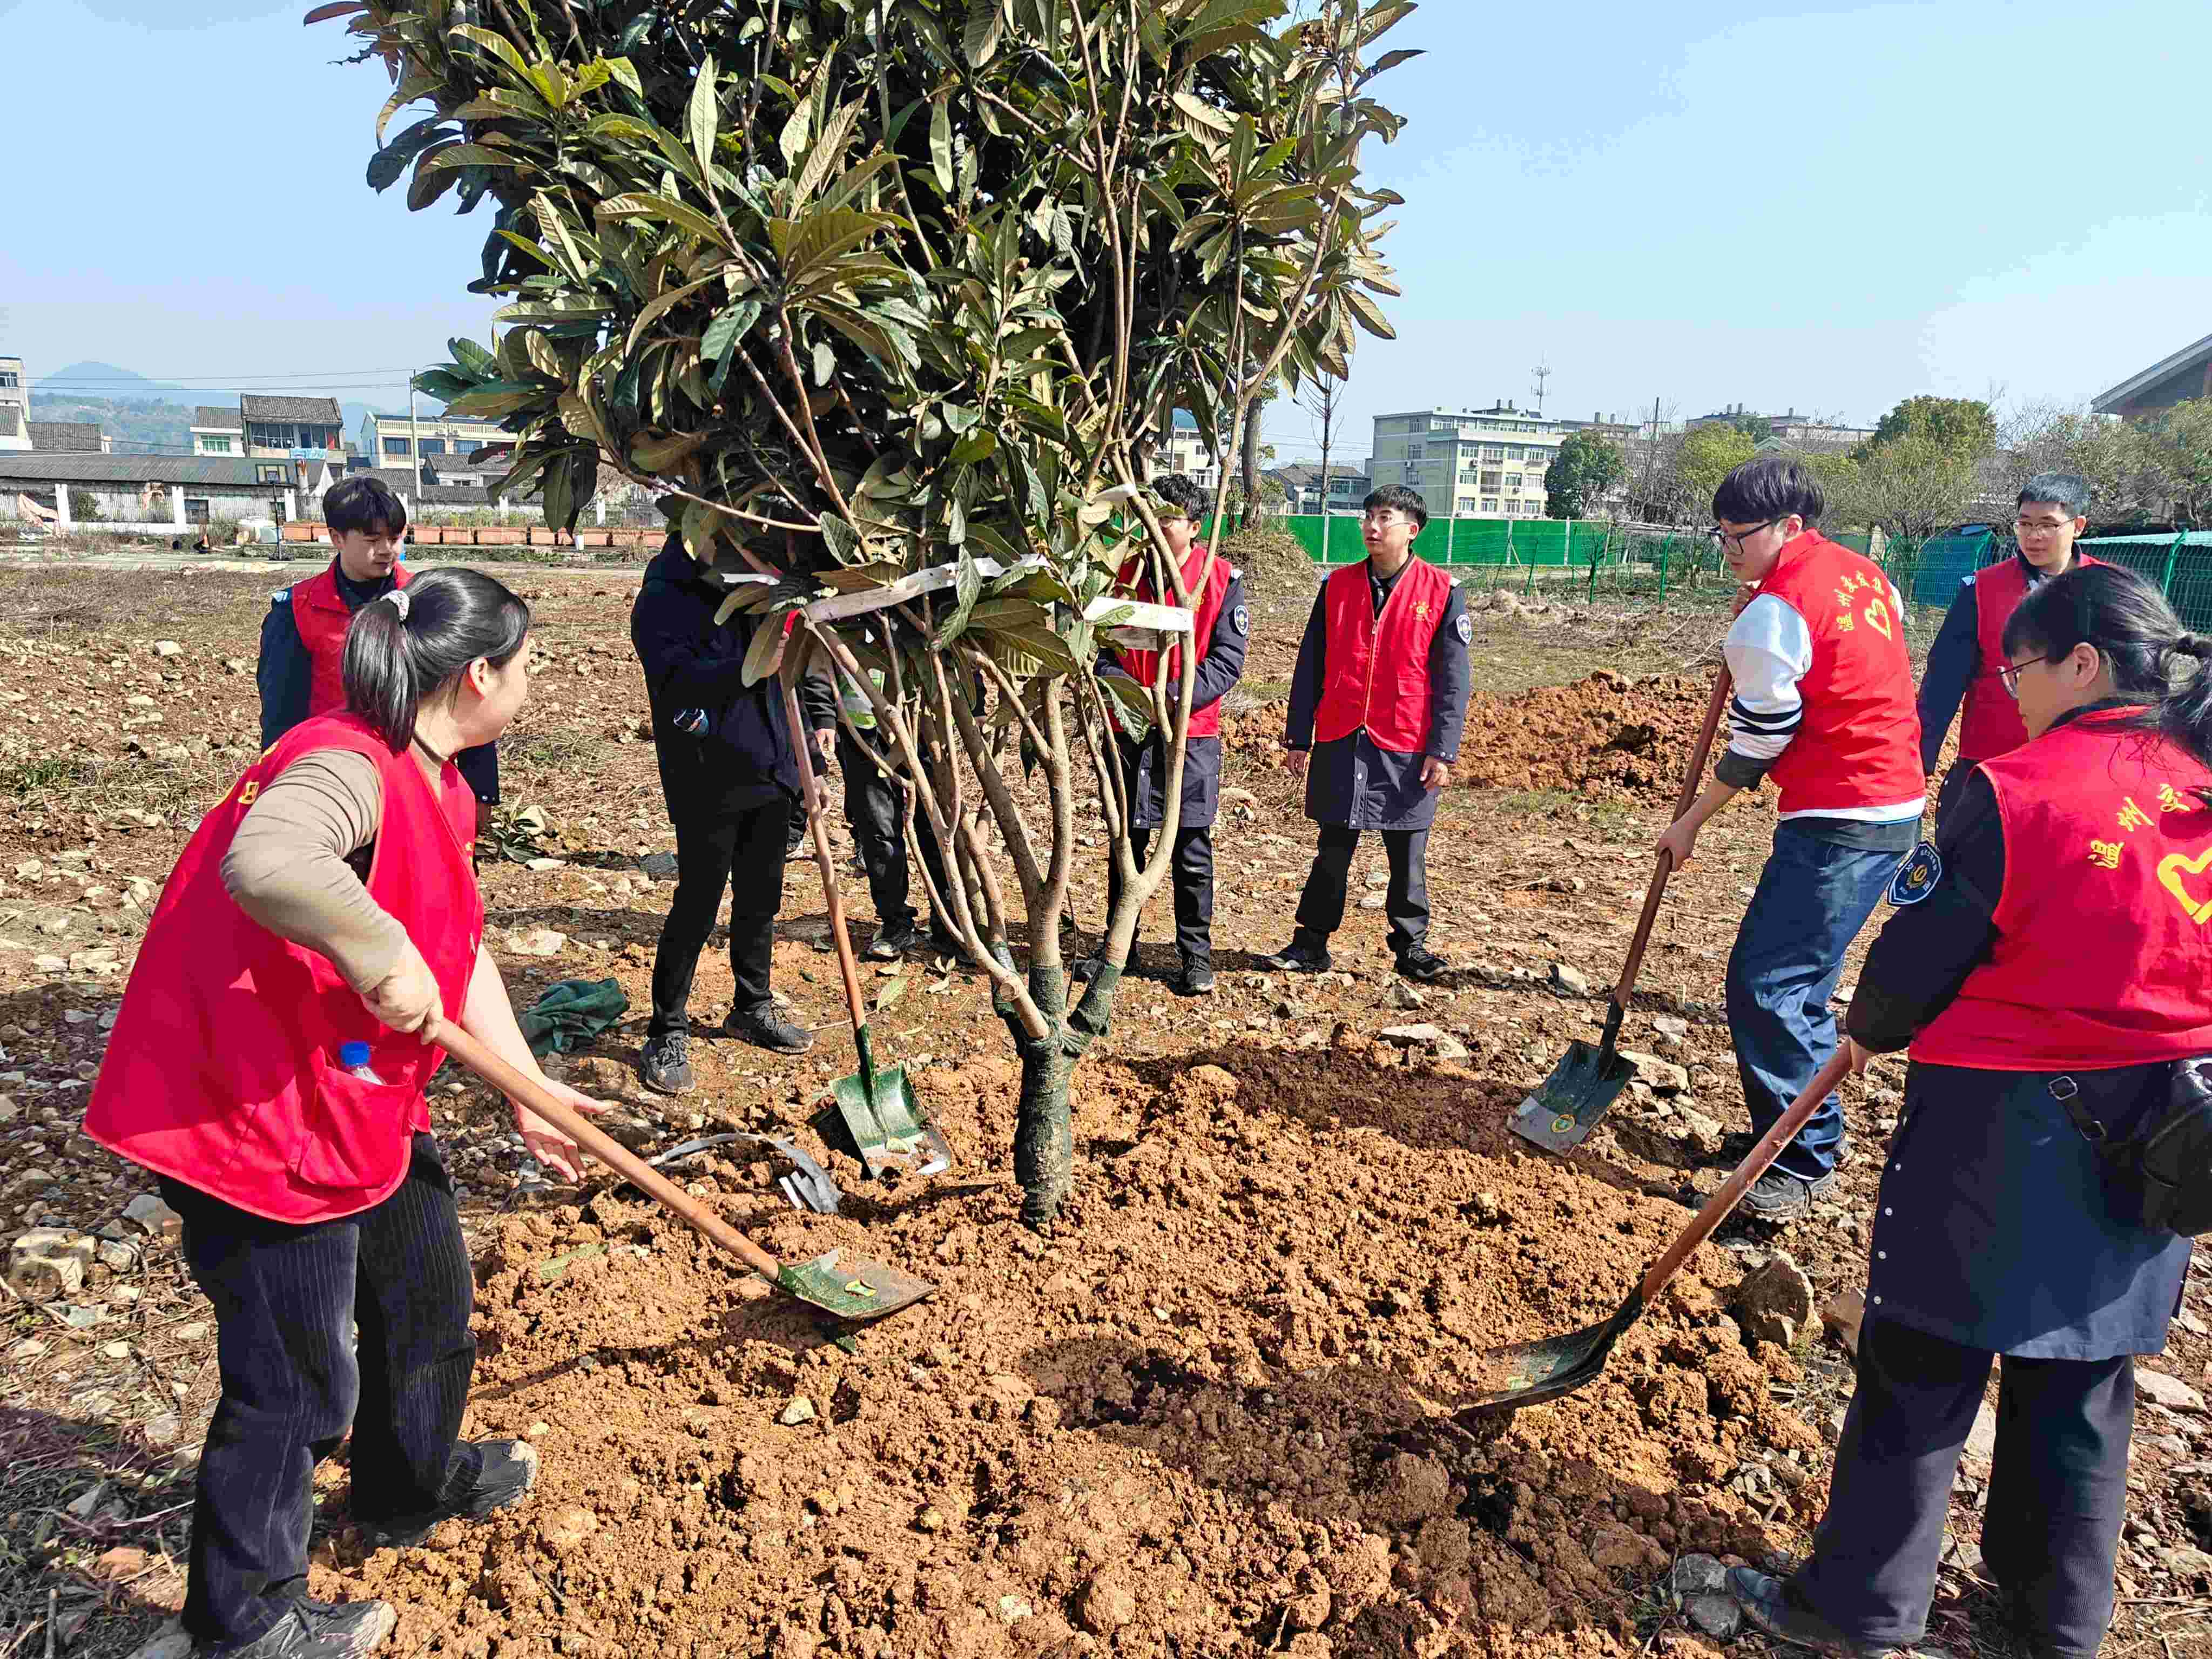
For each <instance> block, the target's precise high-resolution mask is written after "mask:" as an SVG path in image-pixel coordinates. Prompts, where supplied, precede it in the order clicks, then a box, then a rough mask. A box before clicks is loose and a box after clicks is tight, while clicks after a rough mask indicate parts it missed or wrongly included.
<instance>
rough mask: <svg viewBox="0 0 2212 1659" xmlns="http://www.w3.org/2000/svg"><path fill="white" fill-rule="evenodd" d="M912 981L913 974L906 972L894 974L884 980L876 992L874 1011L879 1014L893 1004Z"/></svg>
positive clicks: (903, 993) (904, 992)
mask: <svg viewBox="0 0 2212 1659" xmlns="http://www.w3.org/2000/svg"><path fill="white" fill-rule="evenodd" d="M913 982H914V976H913V975H907V974H899V975H894V976H893V977H891V978H890V979H887V980H885V981H884V988H883V989H882V990H880V991H878V992H877V993H876V1012H878V1013H879V1014H880V1013H881V1012H883V1011H884V1009H886V1008H889V1007H891V1006H893V1005H895V1004H896V1002H897V1001H898V1000H899V999H900V998H901V997H902V996H904V995H905V994H906V992H907V987H908V985H910V984H912V983H913Z"/></svg>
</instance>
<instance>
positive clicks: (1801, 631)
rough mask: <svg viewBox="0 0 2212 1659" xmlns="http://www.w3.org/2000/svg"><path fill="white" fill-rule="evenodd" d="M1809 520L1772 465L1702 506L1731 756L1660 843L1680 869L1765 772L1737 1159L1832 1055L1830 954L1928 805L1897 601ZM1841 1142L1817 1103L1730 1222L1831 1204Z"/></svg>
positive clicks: (1738, 992) (1885, 882)
mask: <svg viewBox="0 0 2212 1659" xmlns="http://www.w3.org/2000/svg"><path fill="white" fill-rule="evenodd" d="M1825 505H1826V498H1825V496H1824V495H1822V493H1821V489H1820V480H1819V479H1817V478H1815V477H1814V476H1813V474H1812V473H1811V472H1810V471H1808V470H1807V469H1806V468H1805V467H1804V466H1803V465H1802V464H1800V463H1799V462H1797V461H1795V460H1793V459H1790V458H1789V457H1788V456H1786V455H1761V456H1758V457H1756V458H1754V459H1751V460H1748V461H1746V462H1745V463H1744V464H1743V465H1741V466H1739V467H1737V468H1736V469H1735V471H1733V472H1731V473H1729V475H1728V477H1725V478H1723V480H1722V481H1721V487H1720V489H1717V491H1715V492H1714V495H1713V516H1714V517H1715V518H1716V519H1717V520H1719V524H1720V527H1719V529H1718V530H1717V531H1716V532H1714V533H1715V535H1716V536H1717V538H1718V540H1719V543H1720V547H1721V552H1722V555H1723V557H1725V558H1726V560H1727V561H1728V567H1729V574H1732V575H1734V576H1735V579H1736V580H1738V581H1739V582H1741V583H1742V584H1743V585H1744V586H1745V588H1746V590H1747V593H1748V596H1749V597H1748V599H1747V602H1746V603H1745V604H1744V605H1743V608H1742V609H1741V611H1739V612H1738V613H1737V616H1736V618H1735V622H1734V623H1732V624H1730V626H1729V631H1728V637H1727V640H1726V641H1724V643H1723V647H1722V650H1723V653H1724V654H1725V656H1726V657H1727V659H1728V665H1729V674H1730V676H1731V677H1732V678H1734V680H1735V697H1734V698H1733V699H1732V700H1731V701H1730V702H1729V746H1728V750H1727V752H1726V753H1725V754H1723V756H1722V757H1721V758H1720V760H1719V761H1718V762H1717V763H1716V764H1715V766H1714V768H1713V781H1712V782H1711V783H1710V784H1709V785H1707V786H1706V788H1705V793H1703V794H1702V795H1700V796H1699V797H1698V799H1697V800H1696V802H1695V803H1694V804H1693V805H1692V806H1691V808H1690V810H1689V811H1686V812H1685V813H1683V815H1682V816H1681V817H1679V818H1677V819H1676V820H1675V821H1674V823H1673V825H1672V826H1671V827H1670V828H1669V829H1668V831H1667V833H1666V834H1665V835H1663V836H1661V837H1660V838H1659V851H1660V852H1661V853H1662V854H1664V855H1666V856H1668V857H1670V858H1672V859H1673V860H1674V863H1675V866H1677V867H1678V868H1679V867H1680V866H1682V865H1685V864H1687V863H1688V862H1689V861H1690V855H1691V854H1692V850H1693V849H1694V848H1696V846H1697V841H1698V831H1699V829H1702V828H1703V827H1704V825H1705V820H1706V819H1708V818H1710V817H1712V816H1713V814H1714V813H1716V812H1717V811H1720V810H1721V808H1722V807H1723V806H1725V805H1728V803H1729V801H1730V800H1732V799H1735V796H1736V795H1737V794H1738V793H1741V792H1742V791H1743V790H1746V789H1756V788H1757V787H1759V782H1760V781H1761V780H1762V779H1764V778H1765V777H1766V776H1768V775H1770V774H1771V775H1772V776H1773V779H1774V781H1775V783H1776V785H1777V786H1778V787H1779V788H1780V791H1781V796H1782V799H1781V801H1780V803H1779V805H1778V813H1779V816H1780V818H1781V822H1780V823H1779V824H1778V825H1777V826H1776V829H1775V831H1774V852H1773V854H1772V856H1771V857H1770V858H1769V859H1768V860H1767V861H1766V868H1765V870H1764V871H1763V872H1761V873H1760V875H1759V886H1758V888H1757V890H1755V891H1754V892H1753V895H1752V899H1751V906H1750V908H1748V909H1747V910H1746V911H1745V913H1744V918H1743V926H1742V927H1741V928H1740V929H1739V930H1738V931H1737V933H1736V939H1735V950H1734V951H1731V952H1730V953H1729V965H1728V1016H1729V1032H1730V1034H1731V1035H1732V1036H1734V1037H1735V1054H1736V1071H1737V1073H1738V1075H1739V1076H1740V1077H1741V1080H1742V1083H1743V1097H1744V1104H1745V1105H1746V1107H1747V1108H1748V1109H1749V1110H1750V1113H1751V1137H1750V1138H1749V1139H1746V1138H1742V1137H1738V1138H1737V1139H1736V1140H1735V1143H1734V1147H1735V1157H1736V1158H1741V1157H1742V1156H1743V1154H1744V1153H1746V1152H1749V1151H1750V1150H1751V1140H1752V1139H1756V1138H1757V1137H1759V1136H1761V1135H1764V1134H1765V1133H1766V1131H1767V1129H1768V1128H1769V1127H1771V1126H1772V1124H1773V1123H1774V1122H1775V1121H1776V1120H1777V1119H1778V1118H1779V1117H1781V1115H1783V1113H1784V1111H1785V1110H1787V1109H1789V1106H1790V1102H1791V1101H1793V1100H1795V1099H1796V1097H1797V1095H1798V1093H1799V1091H1802V1089H1803V1088H1804V1087H1805V1085H1807V1084H1808V1083H1810V1082H1811V1081H1812V1080H1813V1074H1814V1073H1816V1072H1818V1071H1819V1070H1820V1067H1821V1066H1825V1065H1826V1063H1827V1060H1828V1056H1829V1055H1831V1054H1833V1053H1834V1052H1835V1049H1836V1020H1835V1016H1834V1015H1833V1014H1832V1013H1831V1012H1829V1011H1828V999H1829V997H1830V996H1831V995H1832V994H1833V993H1834V991H1835V988H1836V979H1837V976H1838V974H1840V973H1841V972H1842V970H1843V965H1844V951H1846V950H1847V949H1849V948H1850V942H1851V940H1852V939H1854V938H1856V937H1857V934H1858V931H1859V929H1860V928H1861V927H1863V926H1864V925H1865V923H1866V919H1867V918H1868V917H1869V915H1872V914H1873V913H1874V908H1875V905H1876V904H1878V903H1879V902H1881V896H1882V894H1883V893H1884V892H1885V891H1887V889H1888V887H1889V883H1890V878H1892V877H1893V875H1895V874H1896V873H1897V869H1898V866H1899V864H1900V863H1901V862H1902V861H1903V860H1904V857H1905V854H1906V853H1907V852H1909V851H1910V850H1911V848H1912V845H1913V843H1914V842H1917V840H1918V839H1919V837H1920V811H1921V808H1922V807H1923V805H1926V797H1927V788H1928V781H1927V776H1926V775H1925V774H1924V773H1923V772H1922V771H1921V769H1920V718H1919V715H1918V714H1917V713H1916V712H1915V710H1914V708H1913V702H1912V659H1911V653H1910V652H1909V651H1908V649H1907V648H1906V646H1905V601H1904V599H1903V598H1902V597H1901V596H1900V595H1899V592H1898V591H1897V589H1896V588H1895V586H1893V585H1892V584H1891V582H1890V580H1889V578H1888V577H1887V576H1886V575H1884V574H1882V571H1881V567H1880V566H1878V565H1876V564H1875V563H1874V562H1872V561H1871V560H1869V559H1867V558H1865V557H1863V556H1861V555H1859V554H1857V553H1854V552H1852V551H1851V550H1850V549H1849V548H1846V547H1839V546H1838V545H1837V544H1835V543H1833V542H1832V541H1830V540H1829V539H1828V538H1826V537H1825V536H1823V535H1821V534H1820V532H1819V531H1818V530H1815V529H1814V527H1813V526H1814V525H1816V524H1818V523H1819V522H1820V510H1821V508H1822V507H1824V506H1825ZM1843 1139H1844V1110H1843V1104H1842V1103H1841V1101H1840V1100H1838V1097H1836V1096H1835V1095H1833V1094H1831V1095H1830V1096H1829V1097H1828V1098H1827V1101H1826V1104H1824V1105H1823V1106H1822V1108H1821V1109H1820V1112H1819V1113H1818V1114H1816V1115H1814V1118H1813V1120H1812V1121H1811V1122H1809V1123H1808V1124H1807V1125H1806V1126H1805V1127H1804V1129H1803V1130H1802V1132H1801V1133H1799V1134H1798V1136H1797V1138H1796V1139H1795V1140H1793V1141H1792V1142H1790V1145H1789V1146H1785V1147H1784V1148H1783V1149H1782V1156H1781V1157H1780V1158H1778V1159H1777V1160H1776V1161H1775V1164H1774V1167H1773V1168H1772V1169H1771V1170H1768V1171H1767V1173H1766V1174H1765V1176H1761V1177H1760V1178H1759V1181H1758V1182H1757V1183H1756V1184H1755V1185H1753V1188H1751V1190H1750V1191H1749V1192H1748V1193H1747V1194H1744V1200H1743V1207H1744V1209H1745V1211H1746V1212H1747V1213H1748V1214H1750V1215H1752V1216H1754V1217H1758V1218H1761V1219H1765V1220H1768V1221H1794V1220H1796V1219H1797V1218H1799V1217H1801V1216H1802V1215H1804V1214H1805V1213H1806V1212H1807V1211H1808V1209H1809V1208H1810V1207H1811V1206H1812V1203H1813V1200H1815V1199H1820V1198H1826V1197H1827V1196H1828V1195H1829V1194H1832V1192H1834V1191H1835V1189H1836V1188H1837V1186H1838V1180H1837V1176H1836V1174H1835V1169H1836V1164H1837V1163H1838V1160H1839V1159H1840V1158H1841V1157H1842V1155H1843ZM1727 1155H1728V1149H1727V1148H1725V1147H1724V1149H1723V1156H1724V1157H1725V1156H1727Z"/></svg>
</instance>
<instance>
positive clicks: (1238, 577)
mask: <svg viewBox="0 0 2212 1659" xmlns="http://www.w3.org/2000/svg"><path fill="white" fill-rule="evenodd" d="M1229 580H1231V581H1232V582H1241V581H1243V580H1244V573H1243V571H1242V570H1239V569H1238V568H1237V567H1236V566H1235V565H1233V564H1232V565H1231V566H1230V567H1229Z"/></svg>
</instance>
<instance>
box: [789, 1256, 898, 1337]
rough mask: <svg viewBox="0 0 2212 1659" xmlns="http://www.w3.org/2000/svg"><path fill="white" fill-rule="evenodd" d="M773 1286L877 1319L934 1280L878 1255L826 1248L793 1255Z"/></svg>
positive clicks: (842, 1314)
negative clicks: (804, 1256)
mask: <svg viewBox="0 0 2212 1659" xmlns="http://www.w3.org/2000/svg"><path fill="white" fill-rule="evenodd" d="M775 1282H776V1285H777V1288H778V1289H780V1290H783V1291H788V1292H789V1293H790V1294H792V1295H793V1296H795V1297H798V1298H799V1300H800V1301H801V1302H805V1303H807V1304H811V1305H812V1306H814V1307H817V1308H820V1309H822V1310H824V1311H825V1312H828V1313H833V1314H835V1315H836V1316H837V1317H838V1318H840V1319H850V1320H869V1319H881V1318H883V1317H884V1316H885V1315H886V1314H895V1313H896V1312H897V1311H898V1310H900V1309H902V1308H908V1307H912V1306H913V1305H914V1304H915V1303H917V1302H919V1301H921V1299H922V1298H923V1297H927V1296H930V1295H933V1293H934V1292H935V1291H936V1290H937V1286H936V1285H933V1284H931V1283H930V1282H929V1281H928V1280H927V1279H916V1278H915V1277H914V1275H913V1274H911V1273H901V1272H900V1271H899V1270H898V1269H897V1268H896V1267H885V1266H884V1264H883V1263H882V1262H880V1261H867V1260H866V1259H865V1258H863V1257H860V1256H848V1255H845V1254H844V1253H843V1252H842V1250H830V1251H829V1252H827V1253H826V1254H824V1255H817V1256H816V1257H814V1258H813V1259H812V1260H811V1261H795V1262H792V1263H790V1264H788V1265H787V1266H786V1267H784V1268H783V1270H782V1271H781V1272H780V1273H777V1274H776V1276H775Z"/></svg>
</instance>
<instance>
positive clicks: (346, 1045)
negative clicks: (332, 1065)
mask: <svg viewBox="0 0 2212 1659" xmlns="http://www.w3.org/2000/svg"><path fill="white" fill-rule="evenodd" d="M338 1065H339V1066H340V1067H341V1068H342V1069H343V1071H344V1073H345V1074H346V1075H347V1076H348V1077H357V1078H359V1079H361V1080H362V1082H363V1083H381V1082H383V1081H384V1079H382V1078H380V1077H379V1076H377V1074H376V1072H375V1068H374V1067H373V1066H370V1065H369V1063H368V1044H367V1043H366V1042H341V1043H340V1044H338Z"/></svg>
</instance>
